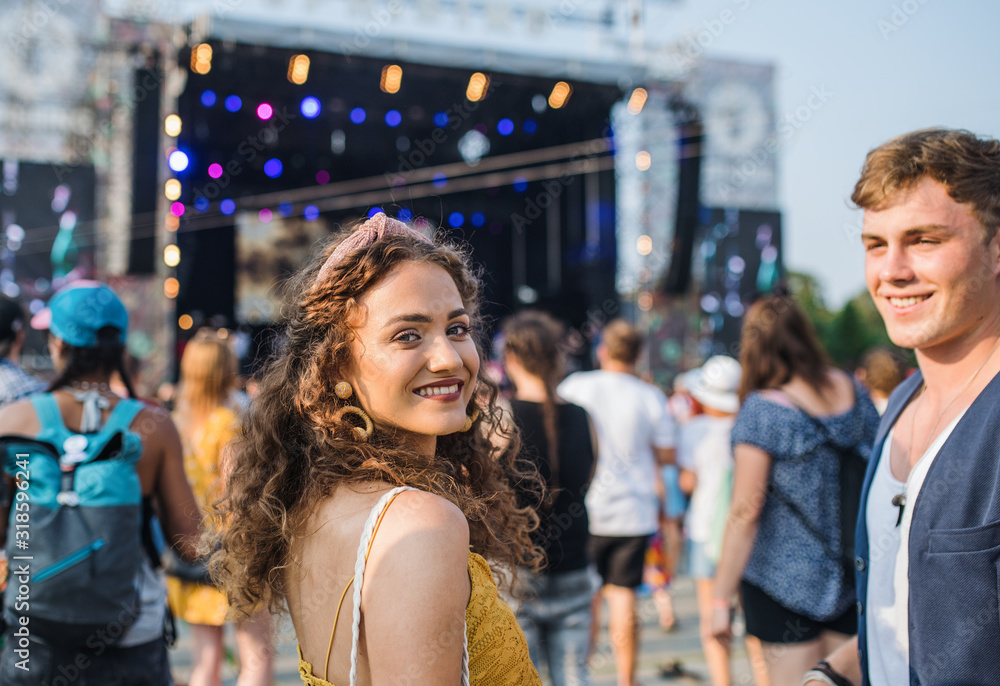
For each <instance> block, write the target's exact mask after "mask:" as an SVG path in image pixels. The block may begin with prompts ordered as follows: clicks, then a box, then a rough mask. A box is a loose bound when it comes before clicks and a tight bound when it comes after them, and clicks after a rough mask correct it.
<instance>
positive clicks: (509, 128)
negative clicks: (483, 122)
mask: <svg viewBox="0 0 1000 686" xmlns="http://www.w3.org/2000/svg"><path fill="white" fill-rule="evenodd" d="M497 133H499V134H500V135H501V136H509V135H510V134H512V133H514V122H513V121H512V120H510V119H507V118H506V117H504V118H503V119H501V120H500V121H499V122H497Z"/></svg>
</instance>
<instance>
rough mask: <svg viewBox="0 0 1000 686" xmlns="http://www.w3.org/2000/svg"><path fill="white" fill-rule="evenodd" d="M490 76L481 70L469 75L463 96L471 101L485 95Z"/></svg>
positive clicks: (477, 100)
mask: <svg viewBox="0 0 1000 686" xmlns="http://www.w3.org/2000/svg"><path fill="white" fill-rule="evenodd" d="M489 85H490V77H488V76H487V75H486V74H484V73H482V72H481V71H477V72H476V73H475V74H473V75H472V76H470V77H469V85H468V87H466V89H465V97H466V98H468V99H469V100H471V101H472V102H479V101H480V100H482V99H483V98H485V97H486V89H487V88H489Z"/></svg>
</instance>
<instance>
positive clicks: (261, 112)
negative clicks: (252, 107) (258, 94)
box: [257, 102, 274, 121]
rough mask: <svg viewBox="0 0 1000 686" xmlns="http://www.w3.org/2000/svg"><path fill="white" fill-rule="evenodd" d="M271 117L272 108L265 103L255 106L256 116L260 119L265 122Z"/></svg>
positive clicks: (272, 113)
mask: <svg viewBox="0 0 1000 686" xmlns="http://www.w3.org/2000/svg"><path fill="white" fill-rule="evenodd" d="M273 115H274V108H273V107H271V106H270V105H268V104H267V103H266V102H262V103H261V104H259V105H257V116H258V117H259V118H260V119H262V120H264V121H267V120H268V119H270V118H271V117H272V116H273Z"/></svg>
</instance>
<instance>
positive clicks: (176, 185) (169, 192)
mask: <svg viewBox="0 0 1000 686" xmlns="http://www.w3.org/2000/svg"><path fill="white" fill-rule="evenodd" d="M163 194H164V195H165V196H167V200H177V198H179V197H181V182H180V181H178V180H177V179H168V180H167V182H166V183H165V184H163Z"/></svg>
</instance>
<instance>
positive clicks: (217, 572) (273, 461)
mask: <svg viewBox="0 0 1000 686" xmlns="http://www.w3.org/2000/svg"><path fill="white" fill-rule="evenodd" d="M354 228H356V227H354ZM354 228H351V229H347V230H344V231H342V232H340V233H339V234H338V235H336V236H334V237H333V238H332V239H331V240H330V241H329V242H328V243H327V244H326V246H325V247H324V249H323V250H322V251H321V252H320V253H319V254H318V256H317V257H316V258H315V259H314V260H313V261H312V263H311V264H310V265H309V266H308V267H306V268H305V269H304V270H302V271H301V272H300V273H298V274H297V275H296V276H295V277H293V279H292V280H291V281H290V283H289V285H288V287H287V290H288V293H289V295H288V298H287V301H286V302H287V306H286V310H287V311H286V313H285V317H284V322H283V334H282V336H281V343H280V347H279V349H278V351H277V353H276V354H275V356H274V357H273V359H272V360H271V361H270V362H269V364H268V366H267V368H266V370H265V372H264V374H263V377H262V379H261V382H260V393H259V395H258V396H257V397H256V398H255V399H254V401H253V403H252V404H251V408H250V410H249V413H248V416H247V417H246V420H245V421H244V423H243V433H242V435H241V437H240V438H239V439H238V441H237V442H236V443H234V446H233V450H232V456H231V469H230V472H229V476H228V478H227V482H226V485H225V491H224V495H223V496H222V498H221V499H220V501H219V502H218V503H216V505H215V507H214V511H213V517H212V520H213V523H214V533H212V534H209V536H208V540H209V542H210V543H211V544H214V545H217V546H218V545H221V548H220V549H219V550H218V551H217V552H216V553H215V554H214V555H213V557H212V561H211V569H212V575H213V578H214V579H215V580H216V582H217V583H218V584H219V585H220V586H221V587H222V588H223V589H224V590H225V591H226V593H227V595H228V597H229V600H230V603H231V605H232V607H233V609H234V610H236V612H237V613H240V614H244V613H249V612H252V611H253V610H254V609H255V608H257V607H258V606H260V605H261V604H268V605H269V607H270V608H271V610H272V611H281V609H282V601H283V600H284V598H285V592H286V588H285V578H284V577H285V575H284V574H283V573H282V571H283V570H284V569H285V568H286V567H287V566H289V564H290V563H291V562H293V561H292V560H290V559H289V551H290V550H291V545H292V541H293V539H294V538H295V537H296V536H297V535H299V534H300V532H301V531H302V530H303V525H304V524H305V522H306V520H307V519H308V517H309V516H310V515H311V514H312V513H313V512H314V511H315V509H316V508H317V507H318V505H319V504H320V503H321V502H322V501H323V500H324V499H325V498H327V497H329V494H330V493H331V492H332V491H333V489H334V487H336V486H337V485H339V484H343V483H356V482H370V481H381V482H385V483H386V484H390V485H393V486H403V485H405V486H413V487H416V488H419V489H421V490H424V491H428V492H430V493H434V494H437V495H439V496H442V497H444V498H446V499H448V500H449V501H451V502H452V503H454V504H455V505H457V506H458V507H459V508H460V509H461V510H462V512H463V513H464V514H465V516H466V518H467V519H468V521H469V535H470V542H471V545H472V549H473V550H474V551H475V552H478V553H480V554H481V555H483V556H484V557H486V558H487V559H490V560H492V561H494V562H498V563H500V564H501V565H504V566H508V567H510V568H511V569H512V570H515V569H516V567H517V566H524V567H528V568H533V569H537V568H539V567H540V565H541V564H542V561H543V558H544V555H543V553H542V552H541V550H540V549H539V548H537V547H536V546H535V545H533V544H532V542H531V538H530V533H531V531H533V530H534V529H535V528H537V526H538V517H537V515H536V514H535V513H534V512H533V511H531V510H529V509H526V508H519V507H518V506H517V504H516V502H515V497H514V493H513V491H512V489H511V486H510V482H512V481H515V480H525V481H527V482H529V483H531V482H534V483H537V481H538V475H537V472H536V473H534V474H532V473H525V472H524V471H523V467H522V466H518V465H517V464H516V463H515V459H514V458H515V457H516V455H517V453H518V451H519V449H520V440H519V438H518V436H517V434H516V431H515V430H514V429H513V428H509V427H507V425H506V423H505V422H502V421H501V420H502V414H501V410H500V408H499V407H498V404H497V400H498V397H499V389H498V387H497V385H496V383H495V382H493V381H491V380H490V379H489V378H488V377H486V376H485V375H484V374H483V368H480V372H479V375H478V377H477V379H476V388H475V393H474V394H473V401H472V403H470V406H469V408H468V412H469V413H470V414H471V412H472V409H473V407H472V405H473V404H475V405H477V406H478V407H479V409H480V414H479V417H478V418H477V419H476V421H475V422H474V423H473V426H472V428H471V429H470V430H469V431H467V432H459V433H455V434H451V435H447V436H439V437H438V440H437V448H436V451H435V454H434V455H433V456H427V455H421V454H420V453H419V452H417V451H416V450H414V449H413V448H411V447H409V446H407V445H406V444H405V443H404V442H403V441H402V440H400V437H399V436H398V435H397V434H396V432H395V431H394V430H393V429H392V428H391V427H385V426H376V427H375V429H374V431H373V432H372V435H371V437H370V439H369V440H368V442H366V443H359V442H357V441H356V440H354V438H353V434H352V426H353V425H351V424H350V423H349V422H348V421H343V422H338V421H337V419H336V418H335V416H336V412H337V410H338V409H339V408H341V407H342V406H343V405H344V404H345V402H344V401H343V400H341V399H339V398H338V397H337V396H336V394H335V393H334V385H335V384H336V381H337V380H338V379H340V378H343V373H342V372H343V370H345V369H347V366H348V364H349V362H350V355H351V342H352V340H353V333H352V331H351V329H350V328H349V327H348V325H347V323H346V322H348V321H351V316H350V315H351V312H352V310H353V308H355V307H356V300H357V298H359V297H360V296H361V295H362V294H363V293H365V292H366V291H367V290H368V289H370V288H372V287H373V286H375V285H376V284H378V283H379V282H380V281H381V280H382V279H384V278H385V277H386V276H387V275H388V274H389V273H390V272H391V271H392V270H393V269H394V268H396V267H397V266H398V265H400V264H402V263H404V262H410V261H412V262H418V263H429V264H434V265H437V266H440V267H441V268H443V269H444V270H445V271H447V272H448V273H449V274H450V275H451V277H452V279H454V282H455V286H456V287H457V288H458V292H459V294H460V296H461V298H462V301H463V304H464V306H465V308H466V310H467V311H468V313H469V316H470V319H471V322H472V329H473V331H474V332H477V333H479V334H480V335H477V336H476V338H477V340H476V347H477V350H478V351H479V353H480V357H482V350H483V342H482V338H481V333H482V327H481V324H482V316H481V314H480V311H479V290H480V280H479V277H478V275H477V274H476V272H474V271H473V269H472V268H471V266H470V261H469V258H468V255H467V254H466V253H465V251H463V250H462V249H461V248H459V247H457V246H455V245H451V244H440V243H435V244H432V243H428V242H425V241H422V240H418V239H416V238H414V237H410V236H401V235H396V236H389V237H382V238H380V239H379V240H377V241H375V242H374V243H373V244H372V245H371V246H369V247H367V248H361V249H358V250H355V251H354V252H352V253H349V254H348V255H346V256H345V257H344V259H342V260H341V262H340V263H339V264H337V265H336V267H335V268H334V269H333V272H332V274H331V275H330V276H329V277H327V278H324V279H322V280H321V281H319V282H317V275H318V273H319V271H320V268H321V266H322V265H323V264H324V263H325V262H326V260H327V258H328V256H329V255H330V254H331V253H332V252H333V250H334V249H335V248H336V247H337V245H338V244H339V243H340V242H341V241H343V240H344V239H345V238H346V237H347V236H348V235H350V234H351V233H352V232H353V230H354ZM497 435H501V436H503V439H504V440H492V441H491V440H490V438H491V436H497Z"/></svg>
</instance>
